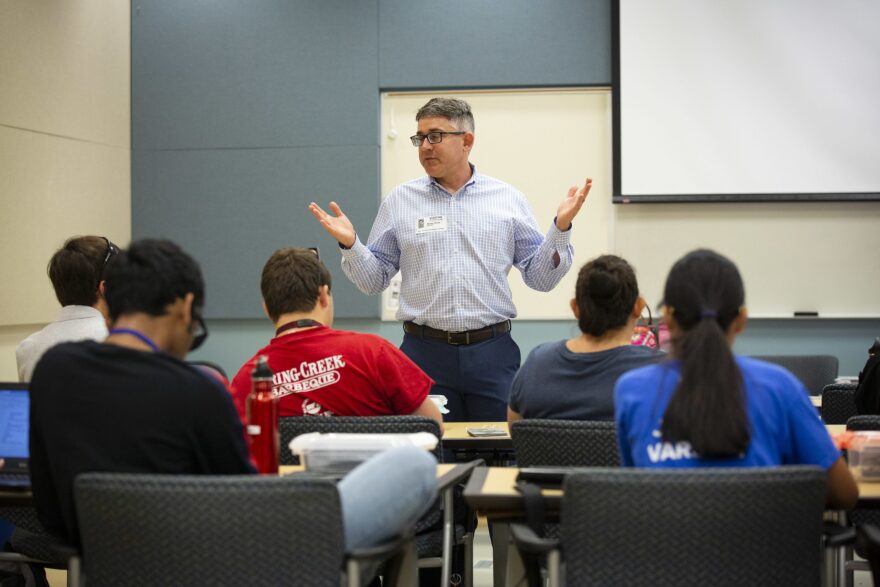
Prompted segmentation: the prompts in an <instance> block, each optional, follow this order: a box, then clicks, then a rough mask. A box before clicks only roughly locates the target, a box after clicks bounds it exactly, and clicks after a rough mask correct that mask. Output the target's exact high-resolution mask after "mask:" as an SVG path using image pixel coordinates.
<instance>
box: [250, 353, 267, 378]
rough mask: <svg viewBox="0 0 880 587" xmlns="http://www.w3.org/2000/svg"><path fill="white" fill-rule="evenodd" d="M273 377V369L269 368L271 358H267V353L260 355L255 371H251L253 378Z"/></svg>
mask: <svg viewBox="0 0 880 587" xmlns="http://www.w3.org/2000/svg"><path fill="white" fill-rule="evenodd" d="M271 378H272V369H270V368H269V360H268V359H266V355H260V356H259V357H257V364H256V366H255V367H254V371H253V373H251V379H271Z"/></svg>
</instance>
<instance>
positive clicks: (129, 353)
mask: <svg viewBox="0 0 880 587" xmlns="http://www.w3.org/2000/svg"><path fill="white" fill-rule="evenodd" d="M106 280H107V287H106V299H107V305H108V306H109V313H110V316H111V324H112V328H111V329H110V334H109V336H108V337H107V339H106V340H104V341H103V342H100V343H99V342H93V341H84V342H76V343H64V344H61V345H58V346H56V347H54V348H52V349H50V350H49V351H48V352H47V353H46V355H45V357H44V358H43V360H42V361H40V363H39V364H38V365H37V368H36V371H35V372H34V378H33V381H32V382H31V428H30V431H31V437H30V453H31V460H30V465H31V482H32V488H33V496H34V506H35V507H36V510H37V514H38V517H39V519H40V521H41V522H42V524H43V526H44V527H45V528H46V530H48V531H49V532H50V533H52V534H53V535H55V536H57V537H59V538H61V539H63V540H65V541H67V542H68V543H70V544H72V545H77V544H79V533H78V524H77V519H76V512H75V509H74V500H73V484H74V480H75V478H76V476H77V475H79V474H80V473H85V472H114V473H156V474H189V475H224V474H225V475H234V474H251V473H255V470H254V468H253V466H252V465H251V462H250V460H249V458H248V451H247V447H246V445H245V439H244V434H243V430H242V426H241V422H240V421H239V418H238V414H236V411H235V407H234V406H233V403H232V399H231V397H230V395H229V392H228V390H227V389H226V388H225V387H224V386H222V385H221V384H220V383H219V382H218V381H217V380H216V379H214V378H212V377H209V376H207V375H206V374H204V373H202V372H201V371H199V370H197V369H196V368H194V367H192V366H191V365H188V364H187V363H185V362H184V361H183V359H184V357H185V356H186V354H187V353H188V352H189V351H190V350H191V349H193V348H195V347H196V346H198V344H199V343H200V341H202V340H204V336H202V335H203V334H205V333H206V331H205V330H204V324H203V322H202V319H201V317H200V316H201V309H202V304H203V303H204V299H205V291H204V284H203V281H202V275H201V271H200V269H199V266H198V264H197V263H196V262H195V260H194V259H193V258H192V257H190V256H189V255H188V254H187V253H185V252H184V251H183V250H181V249H180V247H178V246H177V245H175V244H174V243H172V242H170V241H158V240H142V241H137V242H135V243H132V245H131V246H130V247H129V248H128V249H127V250H126V251H122V252H121V253H120V254H119V256H118V258H117V260H116V261H115V262H114V263H113V264H112V265H111V266H110V267H108V269H107V275H106ZM393 450H394V452H391V451H389V452H385V453H382V454H380V455H378V456H377V457H374V458H373V459H371V460H369V461H367V462H366V463H364V464H362V465H361V466H360V467H358V468H356V469H354V471H352V472H351V473H350V474H349V475H348V476H347V477H346V478H345V479H343V480H342V481H341V482H340V484H339V486H338V487H339V493H340V501H341V503H342V511H343V522H344V530H345V538H346V547H347V548H348V549H349V550H351V549H355V548H361V547H365V546H369V545H373V544H376V543H378V542H381V541H382V540H387V539H388V538H391V537H393V536H395V535H397V534H399V533H400V532H401V531H402V530H404V529H406V528H408V527H409V526H410V525H411V524H413V523H414V522H415V521H416V520H417V519H418V518H419V516H420V515H421V514H422V513H424V511H425V510H426V509H427V507H429V506H430V504H431V503H432V501H433V500H434V498H435V497H436V491H437V484H436V461H435V460H434V457H433V456H432V455H431V454H430V453H428V452H427V451H425V450H422V449H417V448H415V447H399V448H396V449H393ZM401 487H404V488H406V490H405V491H400V488H401ZM369 489H375V491H376V494H375V495H374V494H371V493H370V492H369ZM366 501H370V507H366V506H365V502H366ZM218 515H234V512H218ZM168 523H169V524H174V523H176V522H175V520H168ZM234 539H235V537H234V536H230V540H234Z"/></svg>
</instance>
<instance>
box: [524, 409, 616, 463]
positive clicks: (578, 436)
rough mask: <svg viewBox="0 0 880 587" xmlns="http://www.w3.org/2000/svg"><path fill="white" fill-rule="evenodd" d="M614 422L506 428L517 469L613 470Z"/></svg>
mask: <svg viewBox="0 0 880 587" xmlns="http://www.w3.org/2000/svg"><path fill="white" fill-rule="evenodd" d="M615 430H616V429H615V424H614V422H599V421H587V420H538V419H535V420H517V421H516V422H514V423H513V424H512V425H511V426H510V438H511V440H512V441H513V448H514V452H515V453H516V461H517V464H518V465H519V466H520V467H616V466H619V465H620V453H619V452H618V448H617V433H616V431H615Z"/></svg>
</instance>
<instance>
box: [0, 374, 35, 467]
mask: <svg viewBox="0 0 880 587" xmlns="http://www.w3.org/2000/svg"><path fill="white" fill-rule="evenodd" d="M29 416H30V397H29V395H28V390H27V386H26V385H25V384H23V383H0V459H3V461H4V463H3V466H2V467H0V471H3V472H22V473H27V471H28V425H29Z"/></svg>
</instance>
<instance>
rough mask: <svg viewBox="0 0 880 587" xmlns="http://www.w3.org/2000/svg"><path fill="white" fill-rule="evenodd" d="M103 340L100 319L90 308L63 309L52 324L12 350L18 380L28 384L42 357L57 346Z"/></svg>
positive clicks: (103, 325) (104, 328)
mask: <svg viewBox="0 0 880 587" xmlns="http://www.w3.org/2000/svg"><path fill="white" fill-rule="evenodd" d="M105 338H107V322H106V321H105V319H104V315H103V314H101V312H99V311H98V310H97V309H95V308H93V307H91V306H64V307H63V308H61V312H60V313H59V314H58V318H57V319H56V320H55V321H54V322H50V323H49V324H48V325H46V327H45V328H43V329H42V330H40V331H39V332H35V333H33V334H31V335H30V336H28V337H27V338H26V339H24V340H23V341H21V342H20V343H19V345H18V347H16V349H15V359H16V362H17V363H18V378H19V380H21V381H30V379H31V375H32V374H33V372H34V367H36V366H37V362H39V360H40V358H42V356H43V353H45V352H46V351H47V350H49V349H50V348H52V347H53V346H55V345H56V344H58V343H61V342H72V341H75V340H83V339H91V340H97V341H101V340H104V339H105Z"/></svg>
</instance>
